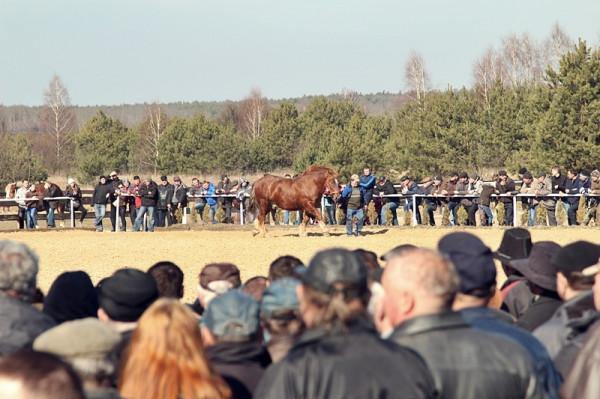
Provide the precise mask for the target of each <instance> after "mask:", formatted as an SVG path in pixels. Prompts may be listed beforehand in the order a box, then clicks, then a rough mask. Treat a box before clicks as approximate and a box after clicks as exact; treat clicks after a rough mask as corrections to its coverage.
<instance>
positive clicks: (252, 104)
mask: <svg viewBox="0 0 600 399" xmlns="http://www.w3.org/2000/svg"><path fill="white" fill-rule="evenodd" d="M240 110H241V112H240V113H241V119H242V122H243V126H244V131H245V133H246V134H247V135H248V138H249V139H250V140H251V141H254V140H256V139H258V138H259V137H260V136H261V134H262V130H263V123H264V120H265V118H266V116H267V113H268V103H267V99H266V98H265V97H263V95H262V93H261V91H260V89H258V88H254V89H252V90H251V91H250V94H249V95H248V97H246V98H245V99H244V100H243V101H242V103H241V104H240Z"/></svg>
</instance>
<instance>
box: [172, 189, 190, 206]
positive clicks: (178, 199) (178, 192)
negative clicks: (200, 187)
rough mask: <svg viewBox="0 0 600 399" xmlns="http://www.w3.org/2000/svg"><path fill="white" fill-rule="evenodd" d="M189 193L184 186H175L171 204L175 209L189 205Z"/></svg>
mask: <svg viewBox="0 0 600 399" xmlns="http://www.w3.org/2000/svg"><path fill="white" fill-rule="evenodd" d="M187 192H188V189H187V187H186V186H184V185H183V184H180V185H179V186H176V185H173V198H172V199H171V203H172V204H173V205H174V206H175V207H179V208H183V207H184V206H186V205H187Z"/></svg>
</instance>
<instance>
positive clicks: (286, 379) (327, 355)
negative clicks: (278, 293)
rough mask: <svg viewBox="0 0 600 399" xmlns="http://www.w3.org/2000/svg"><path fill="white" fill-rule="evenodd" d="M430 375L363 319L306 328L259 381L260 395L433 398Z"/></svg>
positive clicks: (417, 360)
mask: <svg viewBox="0 0 600 399" xmlns="http://www.w3.org/2000/svg"><path fill="white" fill-rule="evenodd" d="M434 395H435V392H434V385H433V378H432V376H431V373H430V372H429V370H428V369H427V367H426V366H425V363H424V362H423V359H421V358H420V357H419V356H418V355H417V354H416V353H414V352H413V351H412V350H410V349H408V348H403V347H400V346H397V345H395V344H394V343H392V342H386V341H383V340H382V339H381V338H379V336H378V335H377V332H376V331H375V329H374V328H373V327H372V325H371V324H370V323H369V322H368V321H366V320H365V319H357V320H354V321H353V322H352V323H350V325H349V326H348V328H347V329H345V330H341V329H334V330H332V331H331V332H330V333H328V332H326V331H325V330H323V329H320V328H315V329H310V330H307V331H305V332H304V333H303V334H302V335H301V337H300V339H299V341H298V342H297V343H296V345H294V347H293V348H292V349H291V351H290V352H289V353H288V355H287V356H286V357H285V358H284V359H283V360H282V361H280V362H279V363H275V364H273V365H272V366H271V367H269V369H268V370H267V372H266V373H265V376H264V378H263V379H262V381H261V382H260V384H259V386H258V388H257V390H256V395H255V396H256V397H257V398H261V399H282V398H287V399H300V398H310V399H321V398H323V399H324V398H332V399H342V398H344V399H353V398H356V399H371V398H373V399H374V398H433V397H435V396H434Z"/></svg>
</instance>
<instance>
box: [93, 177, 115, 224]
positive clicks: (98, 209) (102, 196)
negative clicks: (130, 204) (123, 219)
mask: <svg viewBox="0 0 600 399" xmlns="http://www.w3.org/2000/svg"><path fill="white" fill-rule="evenodd" d="M110 192H111V186H110V185H109V184H107V182H106V177H105V176H100V178H99V179H98V184H97V185H96V187H95V188H94V193H93V194H92V203H93V204H94V214H95V215H96V220H95V226H96V231H97V232H101V231H103V230H104V225H103V224H102V220H103V219H104V216H105V215H106V204H107V203H108V201H109V199H110Z"/></svg>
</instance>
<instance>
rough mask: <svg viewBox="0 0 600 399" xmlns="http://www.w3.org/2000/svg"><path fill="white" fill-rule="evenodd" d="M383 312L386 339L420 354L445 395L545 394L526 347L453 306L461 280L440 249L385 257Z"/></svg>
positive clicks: (508, 395)
mask: <svg viewBox="0 0 600 399" xmlns="http://www.w3.org/2000/svg"><path fill="white" fill-rule="evenodd" d="M382 282H383V288H384V290H385V299H384V315H385V318H386V319H388V323H390V324H391V325H392V326H395V328H394V330H393V332H392V333H391V335H390V336H389V339H390V340H392V341H394V342H396V343H398V344H400V345H405V346H407V347H409V348H411V349H413V350H415V351H416V352H417V353H418V354H420V355H421V356H422V357H423V358H424V359H425V362H426V363H427V365H428V366H429V368H430V370H431V371H432V373H433V376H434V380H435V387H436V389H437V392H438V394H439V396H440V397H443V398H487V399H493V398H543V397H545V393H544V389H543V386H542V385H541V383H540V381H539V380H538V378H537V374H536V370H535V367H534V365H533V363H532V359H531V357H530V355H529V353H528V352H527V350H526V349H524V348H522V347H521V345H519V344H518V343H516V342H514V341H513V340H510V339H508V338H505V337H501V336H497V335H491V334H488V333H485V332H483V331H481V330H479V329H476V328H473V327H472V326H470V325H469V324H468V323H467V322H466V321H465V320H464V319H463V317H462V316H461V314H460V313H457V312H452V310H451V309H452V305H453V303H454V299H455V297H456V294H457V292H459V287H460V280H459V278H458V276H457V274H456V271H455V269H454V267H453V265H452V263H451V262H450V261H449V260H448V259H447V258H445V257H444V256H442V255H440V254H439V253H437V252H435V251H432V250H426V249H413V250H412V251H406V252H404V253H403V254H401V255H400V256H396V257H393V258H391V259H390V260H389V261H388V262H387V266H386V267H385V271H384V273H383V279H382Z"/></svg>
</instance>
